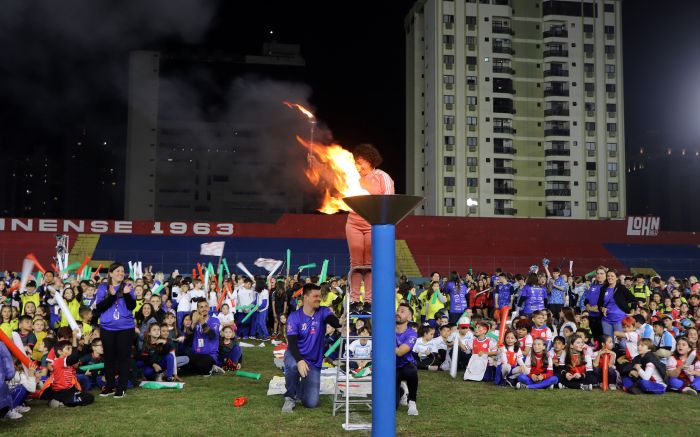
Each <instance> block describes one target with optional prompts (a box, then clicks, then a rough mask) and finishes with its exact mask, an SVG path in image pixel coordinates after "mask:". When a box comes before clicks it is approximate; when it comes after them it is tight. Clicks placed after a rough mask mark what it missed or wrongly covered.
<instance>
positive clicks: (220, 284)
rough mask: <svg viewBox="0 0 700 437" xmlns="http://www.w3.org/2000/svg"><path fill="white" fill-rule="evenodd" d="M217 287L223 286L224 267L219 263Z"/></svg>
mask: <svg viewBox="0 0 700 437" xmlns="http://www.w3.org/2000/svg"><path fill="white" fill-rule="evenodd" d="M219 288H221V289H223V288H224V268H223V267H221V264H219Z"/></svg>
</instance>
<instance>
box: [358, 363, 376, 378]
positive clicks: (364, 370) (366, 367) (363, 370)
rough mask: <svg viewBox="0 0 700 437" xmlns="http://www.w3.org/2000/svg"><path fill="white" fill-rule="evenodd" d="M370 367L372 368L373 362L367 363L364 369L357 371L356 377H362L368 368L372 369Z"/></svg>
mask: <svg viewBox="0 0 700 437" xmlns="http://www.w3.org/2000/svg"><path fill="white" fill-rule="evenodd" d="M370 368H372V364H371V363H370V364H368V365H366V366H365V367H364V368H363V369H362V370H360V371H359V372H357V373H356V374H355V378H362V377H363V376H365V373H366V372H367V369H370Z"/></svg>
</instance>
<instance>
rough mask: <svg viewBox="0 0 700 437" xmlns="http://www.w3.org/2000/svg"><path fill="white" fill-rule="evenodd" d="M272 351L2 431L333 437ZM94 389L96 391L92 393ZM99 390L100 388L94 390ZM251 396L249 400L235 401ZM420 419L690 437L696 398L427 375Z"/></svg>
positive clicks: (333, 424) (440, 425) (401, 427)
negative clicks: (282, 380) (295, 391)
mask: <svg viewBox="0 0 700 437" xmlns="http://www.w3.org/2000/svg"><path fill="white" fill-rule="evenodd" d="M271 350H272V349H271V348H270V347H269V345H268V347H265V348H248V349H245V350H244V353H245V358H244V369H245V370H249V371H257V372H260V373H262V374H263V377H262V379H261V380H260V381H255V380H251V379H245V378H238V377H234V376H232V375H231V374H227V375H223V376H212V377H208V378H205V377H188V378H185V381H186V385H185V389H184V390H142V389H135V390H130V391H129V392H128V393H127V396H126V398H124V399H119V400H117V399H113V398H106V399H102V398H99V397H97V400H96V401H95V403H94V404H93V405H90V406H87V407H81V408H76V409H70V408H60V409H49V408H47V406H46V403H45V402H36V401H35V402H33V403H32V404H31V405H32V411H30V412H29V413H28V414H27V415H25V417H24V418H23V419H20V420H19V421H8V420H2V421H0V434H2V435H14V436H18V437H19V436H63V435H66V436H68V435H70V436H73V437H79V436H93V435H94V436H101V435H105V436H107V435H108V436H121V435H139V436H141V435H154V436H155V435H159V436H160V435H173V436H184V435H186V436H218V435H222V436H223V435H227V436H230V435H236V434H238V435H262V436H267V435H280V434H286V435H288V436H308V435H314V436H335V435H363V434H362V433H359V432H355V433H352V434H349V433H346V432H345V431H343V429H342V428H341V424H342V423H343V417H344V415H342V414H341V415H339V416H337V417H333V416H332V415H331V403H332V398H331V396H322V397H321V404H320V406H319V407H318V408H316V409H314V410H306V409H304V408H303V407H301V406H300V405H299V406H297V409H296V411H295V412H294V413H293V414H287V415H283V414H282V413H280V408H281V405H282V398H281V396H267V395H266V392H267V385H268V382H269V380H270V379H271V378H272V376H274V375H281V372H280V371H278V370H276V369H275V368H274V365H273V363H272V353H271ZM93 392H94V391H93ZM94 393H96V392H94ZM238 396H247V397H248V404H247V405H245V406H244V407H242V408H234V407H233V399H234V398H236V397H238ZM418 409H419V412H420V416H418V417H408V416H407V415H406V410H405V407H403V408H402V409H400V410H399V411H398V412H397V433H398V435H403V436H471V435H532V436H534V435H536V436H538V437H544V436H552V435H566V436H572V435H583V434H588V435H590V434H601V435H628V436H630V435H634V436H635V437H637V436H644V435H649V436H658V435H664V436H669V435H683V436H689V435H694V432H693V431H692V430H693V429H696V430H697V429H698V426H700V415H699V414H698V411H699V410H700V398H697V397H690V396H686V395H678V394H665V395H662V396H651V395H640V396H631V395H628V394H625V393H622V392H619V391H618V392H607V393H603V392H601V391H594V392H581V391H577V390H553V391H550V390H544V391H543V390H534V391H527V390H513V389H506V388H498V387H494V386H493V385H490V384H484V383H468V382H464V381H461V380H459V379H458V380H453V379H451V378H450V377H449V375H447V374H445V373H436V372H421V373H420V385H419V390H418Z"/></svg>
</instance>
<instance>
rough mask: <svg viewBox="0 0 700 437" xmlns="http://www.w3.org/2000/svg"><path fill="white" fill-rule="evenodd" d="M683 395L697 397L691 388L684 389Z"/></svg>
mask: <svg viewBox="0 0 700 437" xmlns="http://www.w3.org/2000/svg"><path fill="white" fill-rule="evenodd" d="M683 393H685V394H687V395H693V396H697V395H698V392H697V391H696V390H695V389H694V388H693V387H686V388H684V389H683Z"/></svg>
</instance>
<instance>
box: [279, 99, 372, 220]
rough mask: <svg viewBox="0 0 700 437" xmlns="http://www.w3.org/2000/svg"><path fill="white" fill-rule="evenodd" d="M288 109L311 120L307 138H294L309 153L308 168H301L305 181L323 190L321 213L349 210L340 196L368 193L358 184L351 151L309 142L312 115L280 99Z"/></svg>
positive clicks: (357, 173) (301, 107)
mask: <svg viewBox="0 0 700 437" xmlns="http://www.w3.org/2000/svg"><path fill="white" fill-rule="evenodd" d="M283 103H284V104H285V105H287V106H288V107H290V108H292V109H298V110H299V111H300V112H301V113H302V114H304V115H305V116H306V117H307V118H308V119H309V121H311V122H312V123H313V124H312V127H311V129H312V130H311V132H312V134H311V139H310V140H309V141H307V140H304V139H303V138H301V137H300V136H297V137H296V138H297V141H299V143H300V144H301V145H303V146H304V147H305V148H306V150H307V151H308V154H309V167H308V168H307V169H306V170H305V171H304V174H306V177H307V178H308V179H309V181H310V182H311V183H312V184H313V185H314V186H316V187H319V188H321V189H322V190H323V202H322V204H321V207H320V208H319V209H318V210H319V211H320V212H322V213H324V214H335V213H336V212H338V211H351V209H350V207H348V206H347V205H346V204H345V202H343V198H344V197H348V196H359V195H362V194H369V193H368V192H367V190H365V189H364V188H362V186H361V185H360V173H359V172H358V171H357V167H355V158H354V157H353V156H352V153H350V152H349V151H347V150H345V149H343V147H342V146H340V145H339V144H330V145H325V144H320V143H317V142H314V141H313V129H314V124H315V122H316V116H315V115H314V114H313V112H311V111H310V110H308V109H307V108H305V107H303V106H302V105H299V104H297V103H290V102H286V101H285V102H283Z"/></svg>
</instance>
